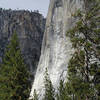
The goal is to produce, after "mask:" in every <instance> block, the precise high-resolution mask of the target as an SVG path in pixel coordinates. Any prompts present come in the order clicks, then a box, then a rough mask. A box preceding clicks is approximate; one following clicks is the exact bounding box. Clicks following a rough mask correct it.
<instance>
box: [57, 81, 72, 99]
mask: <svg viewBox="0 0 100 100" xmlns="http://www.w3.org/2000/svg"><path fill="white" fill-rule="evenodd" d="M57 100H71V98H70V97H69V95H68V86H67V84H65V83H64V81H63V80H60V84H59V87H58V91H57Z"/></svg>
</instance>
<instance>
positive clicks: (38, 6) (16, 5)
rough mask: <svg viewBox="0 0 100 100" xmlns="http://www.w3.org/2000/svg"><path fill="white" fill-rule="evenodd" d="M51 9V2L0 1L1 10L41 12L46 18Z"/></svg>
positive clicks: (37, 0)
mask: <svg viewBox="0 0 100 100" xmlns="http://www.w3.org/2000/svg"><path fill="white" fill-rule="evenodd" d="M48 7H49V0H0V8H5V9H9V8H11V9H13V10H14V9H19V10H20V9H26V10H32V11H34V10H39V12H40V13H41V14H43V15H44V16H45V17H46V15H47V11H48Z"/></svg>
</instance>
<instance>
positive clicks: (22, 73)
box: [0, 34, 30, 100]
mask: <svg viewBox="0 0 100 100" xmlns="http://www.w3.org/2000/svg"><path fill="white" fill-rule="evenodd" d="M29 88H30V82H29V72H28V70H27V67H26V65H25V64H24V60H23V58H22V55H21V51H20V48H19V42H18V38H17V35H16V34H13V36H12V38H11V41H10V43H9V45H8V46H7V49H6V51H5V56H4V58H3V64H2V65H1V67H0V100H27V98H28V97H29Z"/></svg>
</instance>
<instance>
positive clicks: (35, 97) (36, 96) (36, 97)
mask: <svg viewBox="0 0 100 100" xmlns="http://www.w3.org/2000/svg"><path fill="white" fill-rule="evenodd" d="M33 100H38V95H37V93H36V90H34V96H33Z"/></svg>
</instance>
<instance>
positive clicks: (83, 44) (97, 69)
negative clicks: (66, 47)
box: [67, 0, 100, 100]
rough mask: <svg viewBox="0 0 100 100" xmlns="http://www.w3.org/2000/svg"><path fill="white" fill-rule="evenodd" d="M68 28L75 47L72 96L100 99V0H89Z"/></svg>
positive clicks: (74, 99) (70, 71) (79, 99)
mask: <svg viewBox="0 0 100 100" xmlns="http://www.w3.org/2000/svg"><path fill="white" fill-rule="evenodd" d="M87 2H88V3H89V5H86V6H85V9H86V10H85V11H80V10H78V11H77V13H76V14H75V16H74V17H76V18H78V21H77V22H76V25H75V27H73V28H72V29H70V30H69V31H68V32H67V35H68V36H69V37H70V39H71V41H72V45H73V47H74V48H75V53H74V55H73V57H72V58H71V60H70V62H69V66H68V76H69V77H68V82H67V84H70V87H71V92H70V93H71V94H69V95H70V97H72V100H100V0H87Z"/></svg>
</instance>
